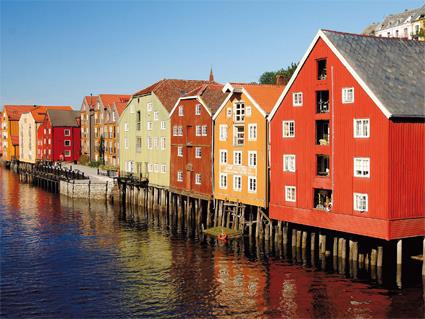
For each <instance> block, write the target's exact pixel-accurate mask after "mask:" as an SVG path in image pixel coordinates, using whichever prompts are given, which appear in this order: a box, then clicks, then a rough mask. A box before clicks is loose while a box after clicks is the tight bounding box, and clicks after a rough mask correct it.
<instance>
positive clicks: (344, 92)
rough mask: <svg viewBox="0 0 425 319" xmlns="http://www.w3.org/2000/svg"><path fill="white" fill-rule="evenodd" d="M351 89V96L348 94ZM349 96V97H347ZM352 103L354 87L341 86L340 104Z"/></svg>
mask: <svg viewBox="0 0 425 319" xmlns="http://www.w3.org/2000/svg"><path fill="white" fill-rule="evenodd" d="M350 91H351V96H350V95H349V94H350V93H349V92H350ZM349 97H351V99H349ZM352 103H354V87H345V88H342V104H352Z"/></svg>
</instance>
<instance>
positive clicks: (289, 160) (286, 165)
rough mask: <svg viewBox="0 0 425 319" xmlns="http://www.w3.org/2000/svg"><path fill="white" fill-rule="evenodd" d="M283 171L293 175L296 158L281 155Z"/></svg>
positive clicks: (293, 155)
mask: <svg viewBox="0 0 425 319" xmlns="http://www.w3.org/2000/svg"><path fill="white" fill-rule="evenodd" d="M291 164H292V165H291ZM283 171H284V172H292V173H294V172H295V171H296V156H295V154H283Z"/></svg>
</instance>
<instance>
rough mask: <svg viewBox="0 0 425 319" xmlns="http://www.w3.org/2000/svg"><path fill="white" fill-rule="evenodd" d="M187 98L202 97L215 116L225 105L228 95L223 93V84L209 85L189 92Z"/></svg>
mask: <svg viewBox="0 0 425 319" xmlns="http://www.w3.org/2000/svg"><path fill="white" fill-rule="evenodd" d="M186 96H197V97H200V98H201V99H202V100H203V101H204V102H205V104H206V105H207V107H208V108H209V109H210V110H211V113H212V114H214V113H215V112H216V111H217V110H218V109H219V107H220V106H221V104H222V103H223V101H224V99H225V98H226V96H227V94H226V93H223V85H222V84H218V83H208V84H203V85H201V86H199V87H197V88H196V89H194V90H192V91H190V92H188V93H187V94H186Z"/></svg>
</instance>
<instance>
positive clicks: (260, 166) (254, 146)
mask: <svg viewBox="0 0 425 319" xmlns="http://www.w3.org/2000/svg"><path fill="white" fill-rule="evenodd" d="M237 101H244V102H245V108H246V106H251V110H252V115H251V116H246V117H245V122H244V128H245V139H244V145H243V146H234V144H233V125H234V121H233V114H234V113H233V112H234V103H235V102H237ZM228 108H231V109H232V116H231V117H227V115H226V112H227V109H228ZM254 123H256V124H257V140H256V141H249V140H248V124H254ZM221 124H225V125H227V127H228V132H227V140H226V141H220V125H221ZM220 150H227V163H228V165H222V164H220ZM234 151H242V165H241V166H238V167H236V166H235V165H233V162H234V156H233V152H234ZM248 151H256V152H257V167H256V168H249V167H248ZM267 163H268V160H267V120H266V119H265V118H264V116H263V115H262V114H261V113H260V111H259V110H258V109H257V108H256V107H255V106H254V105H253V104H252V103H251V101H250V100H249V99H248V98H247V97H246V96H244V95H243V94H240V93H234V94H233V95H232V97H231V98H230V99H229V101H228V102H227V104H226V105H225V107H224V108H223V109H222V110H221V112H220V114H219V115H218V116H217V118H216V119H215V121H214V197H215V198H216V199H220V200H229V201H232V202H241V203H243V204H248V205H253V206H259V207H267V206H268V196H267V194H268V189H267V186H268V184H267V182H268V174H267ZM223 172H224V173H226V172H227V189H221V188H220V173H223ZM236 173H237V175H241V176H242V190H241V191H234V190H233V176H234V175H236ZM251 175H252V176H256V178H257V192H256V193H250V192H248V176H251Z"/></svg>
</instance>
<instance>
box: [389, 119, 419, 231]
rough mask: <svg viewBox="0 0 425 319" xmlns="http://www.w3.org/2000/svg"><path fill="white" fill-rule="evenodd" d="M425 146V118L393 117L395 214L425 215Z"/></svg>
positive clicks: (391, 172) (391, 182)
mask: <svg viewBox="0 0 425 319" xmlns="http://www.w3.org/2000/svg"><path fill="white" fill-rule="evenodd" d="M424 146H425V123H424V121H423V120H422V121H420V120H418V121H407V122H406V121H405V122H401V121H390V151H389V157H390V169H389V176H390V179H389V188H390V207H389V210H390V217H391V218H394V219H395V218H415V217H425V151H424ZM424 225H425V222H424ZM424 225H423V226H424ZM424 227H425V226H424Z"/></svg>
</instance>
